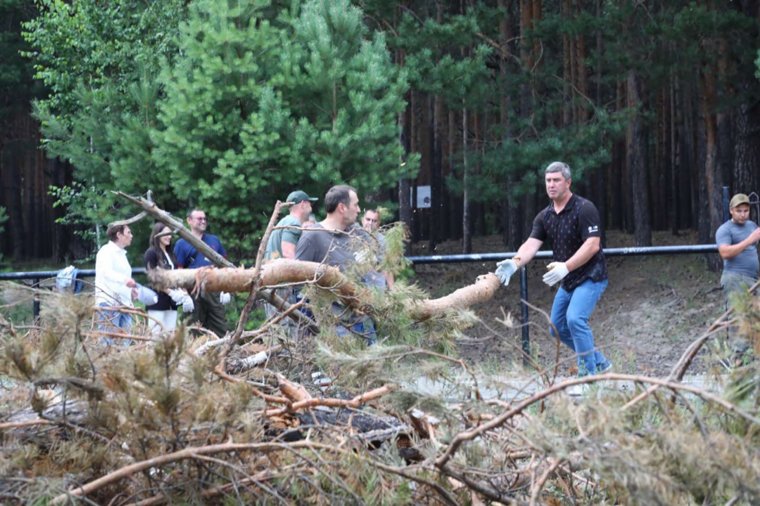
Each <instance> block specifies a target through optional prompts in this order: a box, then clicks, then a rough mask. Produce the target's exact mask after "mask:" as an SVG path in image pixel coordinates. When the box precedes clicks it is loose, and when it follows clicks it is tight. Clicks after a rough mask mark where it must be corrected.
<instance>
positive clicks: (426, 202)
mask: <svg viewBox="0 0 760 506" xmlns="http://www.w3.org/2000/svg"><path fill="white" fill-rule="evenodd" d="M409 191H412V189H410V190H409ZM409 197H410V198H409V200H412V199H411V197H413V195H410V196H409ZM432 204H433V201H432V199H431V197H430V185H425V186H418V187H417V205H416V206H415V207H416V208H417V209H429V208H430V207H431V206H432Z"/></svg>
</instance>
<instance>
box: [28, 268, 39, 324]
mask: <svg viewBox="0 0 760 506" xmlns="http://www.w3.org/2000/svg"><path fill="white" fill-rule="evenodd" d="M40 281H41V280H40V278H34V279H32V286H33V287H35V288H37V287H39V286H40ZM33 300H34V302H32V315H33V319H34V320H36V319H37V318H38V317H39V316H40V299H39V297H37V294H35V295H34V299H33ZM26 307H29V306H26Z"/></svg>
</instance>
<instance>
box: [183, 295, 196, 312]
mask: <svg viewBox="0 0 760 506" xmlns="http://www.w3.org/2000/svg"><path fill="white" fill-rule="evenodd" d="M181 304H182V312H183V313H185V314H187V313H192V312H193V311H194V310H195V303H194V302H193V298H192V297H190V294H188V293H186V294H185V297H184V298H183V299H182V302H181Z"/></svg>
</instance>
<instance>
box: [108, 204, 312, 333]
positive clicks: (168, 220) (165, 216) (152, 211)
mask: <svg viewBox="0 0 760 506" xmlns="http://www.w3.org/2000/svg"><path fill="white" fill-rule="evenodd" d="M115 193H116V194H117V195H119V196H120V197H123V198H125V199H127V200H129V201H130V202H132V203H133V204H136V205H138V206H140V207H142V208H143V210H144V211H145V212H146V213H148V214H149V215H151V216H152V217H153V218H154V219H156V220H158V221H160V222H161V223H163V224H164V225H166V226H167V227H169V228H170V229H171V230H173V231H175V232H177V234H179V236H180V237H182V238H183V239H185V240H186V241H187V242H189V243H190V244H192V245H193V247H194V248H195V249H197V250H198V251H199V252H200V253H202V254H203V255H204V256H205V257H206V258H208V259H209V260H210V261H211V263H213V264H214V265H216V266H217V267H235V265H234V264H233V263H232V262H230V261H229V260H227V259H226V258H224V257H223V256H222V255H220V254H219V253H217V252H216V251H214V250H213V249H211V248H210V247H209V246H208V245H207V244H206V243H204V242H203V241H201V240H200V239H198V238H197V237H195V236H194V235H193V234H192V232H190V230H188V229H187V228H185V225H184V223H183V222H182V221H180V220H178V219H176V218H175V217H174V216H172V215H171V214H169V213H167V212H166V211H164V210H163V209H161V208H159V207H158V206H157V205H156V204H155V202H152V201H151V200H148V199H145V198H142V197H140V198H136V197H133V196H131V195H128V194H126V193H124V192H115ZM149 277H150V276H149ZM259 296H260V297H261V298H263V299H264V300H266V301H268V302H269V303H270V304H272V305H274V306H275V307H278V308H282V309H284V310H287V309H288V308H289V307H290V304H288V303H287V302H286V301H284V300H282V298H280V297H278V296H277V294H275V293H274V292H273V291H272V290H265V289H262V290H260V291H259ZM288 316H289V317H290V318H291V319H293V320H295V321H296V322H298V323H299V325H301V326H304V327H308V328H309V329H310V330H311V331H312V332H313V333H317V332H318V331H319V329H318V328H317V327H316V325H315V324H314V322H313V321H311V320H310V319H309V318H308V317H307V316H305V315H304V314H303V313H301V312H300V311H290V312H289V313H288Z"/></svg>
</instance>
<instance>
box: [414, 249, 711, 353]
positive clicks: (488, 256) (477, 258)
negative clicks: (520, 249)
mask: <svg viewBox="0 0 760 506" xmlns="http://www.w3.org/2000/svg"><path fill="white" fill-rule="evenodd" d="M602 251H604V255H605V256H607V257H615V256H643V255H674V254H694V253H716V252H717V251H718V246H717V245H716V244H695V245H686V246H642V247H632V248H604V249H603V250H602ZM552 254H553V253H552V252H551V251H539V252H538V253H536V256H535V257H533V258H534V259H542V258H552ZM515 255H517V252H511V253H472V254H460V255H429V256H411V257H407V260H409V261H411V262H412V264H435V263H459V262H499V261H501V260H504V259H507V258H512V257H514V256H515ZM493 267H494V269H495V268H496V266H495V265H494V266H493ZM528 300H529V299H528V270H527V267H522V268H520V301H521V302H520V320H521V323H522V350H523V353H524V357H525V361H526V362H527V361H528V360H529V357H530V326H529V325H528V323H529V321H530V315H529V313H528V305H527V304H525V302H527V301H528Z"/></svg>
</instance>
